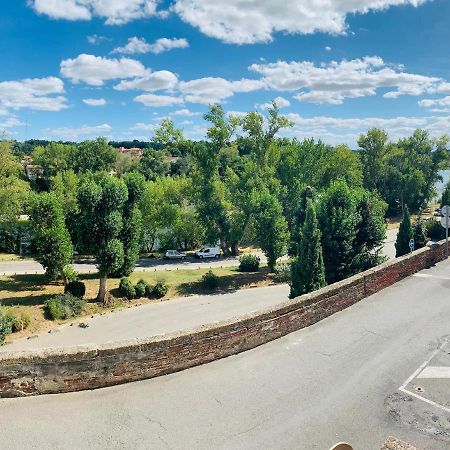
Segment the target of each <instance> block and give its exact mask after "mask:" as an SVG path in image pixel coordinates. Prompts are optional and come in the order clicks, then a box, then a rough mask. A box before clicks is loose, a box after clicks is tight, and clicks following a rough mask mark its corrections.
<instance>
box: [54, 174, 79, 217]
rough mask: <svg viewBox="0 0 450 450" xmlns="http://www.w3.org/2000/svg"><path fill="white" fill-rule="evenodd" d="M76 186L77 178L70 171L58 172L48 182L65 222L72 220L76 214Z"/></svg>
mask: <svg viewBox="0 0 450 450" xmlns="http://www.w3.org/2000/svg"><path fill="white" fill-rule="evenodd" d="M78 184H79V180H78V177H77V175H76V173H75V172H74V171H73V170H72V169H70V170H67V171H64V172H59V173H58V174H57V175H55V176H54V177H52V178H51V180H50V192H53V193H54V194H55V195H56V196H57V197H58V200H59V202H60V204H61V205H62V207H63V210H64V215H65V217H66V218H67V219H68V220H67V221H69V220H71V219H73V217H74V215H75V214H76V213H77V212H78V208H79V206H78V199H77V193H78Z"/></svg>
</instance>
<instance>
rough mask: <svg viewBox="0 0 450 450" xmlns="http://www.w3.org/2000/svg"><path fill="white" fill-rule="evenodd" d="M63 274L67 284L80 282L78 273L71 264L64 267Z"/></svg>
mask: <svg viewBox="0 0 450 450" xmlns="http://www.w3.org/2000/svg"><path fill="white" fill-rule="evenodd" d="M62 272H63V276H64V278H65V279H66V281H67V283H72V282H74V281H77V280H78V272H77V271H76V270H75V269H74V268H73V267H72V266H71V265H70V264H68V265H67V266H64V268H63V271H62ZM83 295H84V294H83Z"/></svg>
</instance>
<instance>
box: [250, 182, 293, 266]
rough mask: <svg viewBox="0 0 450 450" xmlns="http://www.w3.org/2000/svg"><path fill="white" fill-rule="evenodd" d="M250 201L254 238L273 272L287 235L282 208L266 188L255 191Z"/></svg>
mask: <svg viewBox="0 0 450 450" xmlns="http://www.w3.org/2000/svg"><path fill="white" fill-rule="evenodd" d="M252 203H253V205H254V210H255V213H254V227H255V230H256V239H257V241H258V244H259V246H260V247H261V249H262V251H263V252H264V253H265V255H266V257H267V265H268V266H269V270H270V271H271V272H273V271H274V269H275V265H276V262H277V259H278V258H279V257H280V256H282V255H283V254H284V251H285V249H286V244H287V240H288V237H289V234H288V231H287V223H286V219H285V218H284V216H283V208H282V207H281V204H280V202H279V201H278V200H277V198H276V197H275V196H274V195H273V194H271V193H270V192H269V191H268V190H267V189H265V190H263V191H255V192H254V193H253V201H252Z"/></svg>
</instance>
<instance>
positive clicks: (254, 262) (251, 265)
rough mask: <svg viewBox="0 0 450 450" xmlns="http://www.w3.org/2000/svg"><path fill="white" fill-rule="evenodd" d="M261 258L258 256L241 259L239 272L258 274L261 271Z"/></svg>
mask: <svg viewBox="0 0 450 450" xmlns="http://www.w3.org/2000/svg"><path fill="white" fill-rule="evenodd" d="M260 261H261V260H260V258H259V256H256V255H244V256H241V258H240V259H239V271H240V272H257V271H258V270H259V263H260Z"/></svg>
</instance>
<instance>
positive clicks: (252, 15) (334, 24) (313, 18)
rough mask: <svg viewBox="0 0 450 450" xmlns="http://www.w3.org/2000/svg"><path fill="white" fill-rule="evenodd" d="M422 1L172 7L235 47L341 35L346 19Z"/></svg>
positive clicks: (191, 0)
mask: <svg viewBox="0 0 450 450" xmlns="http://www.w3.org/2000/svg"><path fill="white" fill-rule="evenodd" d="M424 1H425V0H331V1H330V0H325V1H324V0H284V1H283V2H280V1H279V0H259V1H243V0H228V1H227V2H226V5H225V4H224V3H223V2H219V1H217V0H176V2H175V5H174V7H173V9H174V11H175V12H177V13H178V14H179V15H180V17H181V18H182V19H183V20H184V21H185V22H187V23H189V24H191V25H193V26H195V27H197V28H199V29H200V31H201V32H203V33H204V34H206V35H208V36H211V37H214V38H217V39H220V40H222V41H224V42H228V43H234V44H253V43H255V42H269V41H271V40H272V39H273V33H275V32H278V31H281V32H286V33H291V34H295V33H303V34H308V33H315V32H325V33H332V34H341V33H344V32H345V31H346V29H347V24H346V22H345V21H346V17H347V15H349V14H354V13H363V14H364V13H367V12H369V11H377V10H382V9H385V8H388V7H390V6H396V5H413V6H419V5H421V4H422V3H424Z"/></svg>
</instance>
